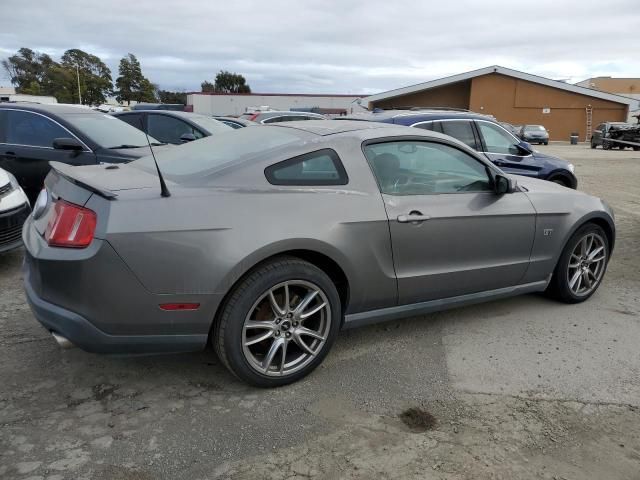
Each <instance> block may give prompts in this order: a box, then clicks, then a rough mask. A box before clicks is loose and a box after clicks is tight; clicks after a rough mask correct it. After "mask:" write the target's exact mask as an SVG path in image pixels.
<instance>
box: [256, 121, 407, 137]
mask: <svg viewBox="0 0 640 480" xmlns="http://www.w3.org/2000/svg"><path fill="white" fill-rule="evenodd" d="M268 126H269V127H278V128H293V129H296V130H302V131H304V132H308V133H313V134H315V135H320V136H322V137H324V136H327V135H336V134H339V133H345V132H355V131H359V130H372V129H375V128H394V127H395V128H398V125H392V124H389V123H377V122H370V123H365V122H358V121H347V120H341V121H339V122H338V121H335V120H299V121H293V122H283V123H270V124H269V125H268ZM265 127H266V125H265Z"/></svg>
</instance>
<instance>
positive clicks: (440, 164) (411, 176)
mask: <svg viewBox="0 0 640 480" xmlns="http://www.w3.org/2000/svg"><path fill="white" fill-rule="evenodd" d="M364 152H365V156H366V157H367V160H368V161H369V164H370V165H371V168H372V170H373V173H374V175H375V176H376V179H377V180H378V185H379V186H380V190H381V191H382V193H386V194H389V195H431V194H439V193H460V192H484V191H490V190H492V182H491V179H490V177H489V173H488V171H487V167H486V166H485V165H484V164H483V163H482V162H480V161H479V160H477V159H475V158H474V157H472V156H471V155H469V154H468V153H466V152H463V151H462V150H458V149H457V148H454V147H451V146H449V145H443V144H441V143H435V142H420V141H402V142H387V143H377V144H371V145H367V146H366V147H365V149H364Z"/></svg>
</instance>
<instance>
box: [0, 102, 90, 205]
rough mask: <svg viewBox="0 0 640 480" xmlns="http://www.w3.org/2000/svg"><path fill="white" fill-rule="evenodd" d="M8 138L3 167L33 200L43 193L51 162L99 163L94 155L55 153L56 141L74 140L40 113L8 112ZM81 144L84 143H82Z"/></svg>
mask: <svg viewBox="0 0 640 480" xmlns="http://www.w3.org/2000/svg"><path fill="white" fill-rule="evenodd" d="M4 114H5V135H4V139H3V143H2V145H1V147H2V148H1V149H0V167H1V168H4V169H5V170H8V171H9V172H11V173H13V174H14V175H15V177H16V179H17V180H18V183H19V184H20V185H21V186H22V187H23V188H24V190H25V191H26V193H27V195H28V196H29V199H30V200H33V199H34V198H35V196H37V194H38V192H40V190H41V189H42V185H43V183H44V178H45V177H46V176H47V173H49V169H50V167H49V162H52V161H56V162H63V163H67V164H70V165H88V164H94V163H96V157H95V155H94V154H93V152H92V151H91V150H90V149H89V148H88V147H86V148H85V150H83V151H69V150H56V149H54V148H53V140H54V139H56V138H75V139H77V137H76V136H75V135H73V134H72V133H71V132H70V131H69V130H67V129H66V128H65V127H63V126H62V125H60V124H59V123H57V122H55V121H54V120H53V119H50V118H48V117H46V116H44V115H42V114H40V113H37V112H30V111H26V110H17V109H16V110H5V111H4ZM81 143H82V142H81Z"/></svg>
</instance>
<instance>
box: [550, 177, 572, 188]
mask: <svg viewBox="0 0 640 480" xmlns="http://www.w3.org/2000/svg"><path fill="white" fill-rule="evenodd" d="M550 181H551V182H553V183H557V184H558V185H562V186H563V187H569V182H567V180H566V179H564V178H563V177H555V178H552V179H551V180H550Z"/></svg>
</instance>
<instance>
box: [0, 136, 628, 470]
mask: <svg viewBox="0 0 640 480" xmlns="http://www.w3.org/2000/svg"><path fill="white" fill-rule="evenodd" d="M540 149H541V150H544V151H549V152H552V153H555V154H558V155H560V156H563V157H565V158H567V159H569V160H571V161H573V162H574V163H575V165H576V170H577V174H578V177H579V182H580V189H582V190H584V191H587V192H589V193H593V194H596V195H599V196H602V197H604V198H606V199H607V201H609V203H611V204H612V205H613V207H614V209H615V211H616V219H617V224H618V229H619V233H618V241H617V246H616V251H615V253H614V257H613V259H612V261H611V264H610V266H609V271H608V273H607V276H606V278H605V281H604V283H603V285H602V287H601V288H600V290H599V291H598V293H597V294H596V295H595V296H594V297H593V298H592V299H591V300H590V301H589V302H587V303H585V304H582V305H577V306H565V305H561V304H558V303H555V302H552V301H549V300H547V299H545V298H543V297H541V296H538V295H530V296H525V297H520V298H514V299H511V300H507V301H501V302H494V303H490V304H485V305H482V306H476V307H470V308H464V309H458V310H454V311H450V312H446V313H440V314H435V315H429V316H426V317H422V318H415V319H410V320H407V321H404V322H396V323H391V324H386V325H380V326H375V327H370V328H363V329H360V330H354V331H348V332H344V333H343V335H342V336H341V338H340V339H339V341H338V342H337V345H336V346H335V347H334V349H333V351H332V352H331V354H330V355H329V357H328V359H327V360H326V362H325V363H324V365H323V366H322V367H321V368H320V369H318V370H317V371H316V372H315V373H314V374H313V375H311V376H310V377H309V378H307V379H305V380H303V381H301V382H299V383H297V384H295V385H292V386H289V387H285V388H281V389H277V390H270V391H265V390H256V389H252V388H249V387H246V386H244V385H243V384H240V383H238V382H237V381H235V380H234V379H233V378H231V376H230V375H229V374H227V373H226V372H225V370H224V369H223V368H222V367H221V366H220V364H219V362H218V360H217V359H216V357H215V355H214V354H213V353H210V352H205V353H201V354H192V355H174V356H164V357H136V358H117V357H104V356H97V355H91V354H88V353H84V352H82V351H80V350H69V351H61V350H59V349H58V347H57V346H56V345H55V344H54V342H53V341H52V340H51V339H50V337H49V336H48V335H47V334H46V333H45V332H44V331H43V329H42V328H41V327H39V326H38V325H37V324H36V322H35V320H34V319H33V317H32V316H31V313H30V311H29V309H28V307H27V306H26V305H25V301H24V296H23V294H22V290H21V286H20V262H21V252H20V251H18V252H14V253H11V254H8V255H4V256H0V478H3V479H4V478H19V479H26V478H30V479H43V478H48V479H51V480H53V479H57V480H61V479H85V478H86V479H103V478H104V479H128V480H132V479H140V480H142V479H144V480H146V479H176V478H188V479H213V478H232V479H245V478H246V479H250V478H273V479H287V478H318V479H334V478H345V479H356V478H357V479H371V478H389V479H391V478H393V479H396V478H410V479H413V478H415V479H418V478H420V479H431V478H438V479H441V478H442V479H484V478H504V479H514V478H546V479H567V480H574V479H604V478H606V479H638V478H640V410H638V409H639V407H640V353H638V352H639V350H638V340H639V339H640V262H639V260H638V258H639V256H640V152H632V151H626V152H619V151H608V152H607V151H602V150H600V149H598V150H595V151H592V150H590V149H588V147H586V146H584V145H580V146H569V145H562V144H552V145H550V146H548V147H540ZM408 407H421V408H423V409H425V410H427V411H429V412H430V413H431V414H433V415H434V416H435V418H436V421H437V424H436V426H435V428H434V429H432V430H430V431H427V432H422V433H415V432H413V431H410V430H409V429H408V428H407V427H406V426H405V425H404V424H403V423H402V422H401V421H400V420H399V418H398V415H399V414H400V412H402V411H403V410H404V409H406V408H408Z"/></svg>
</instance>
